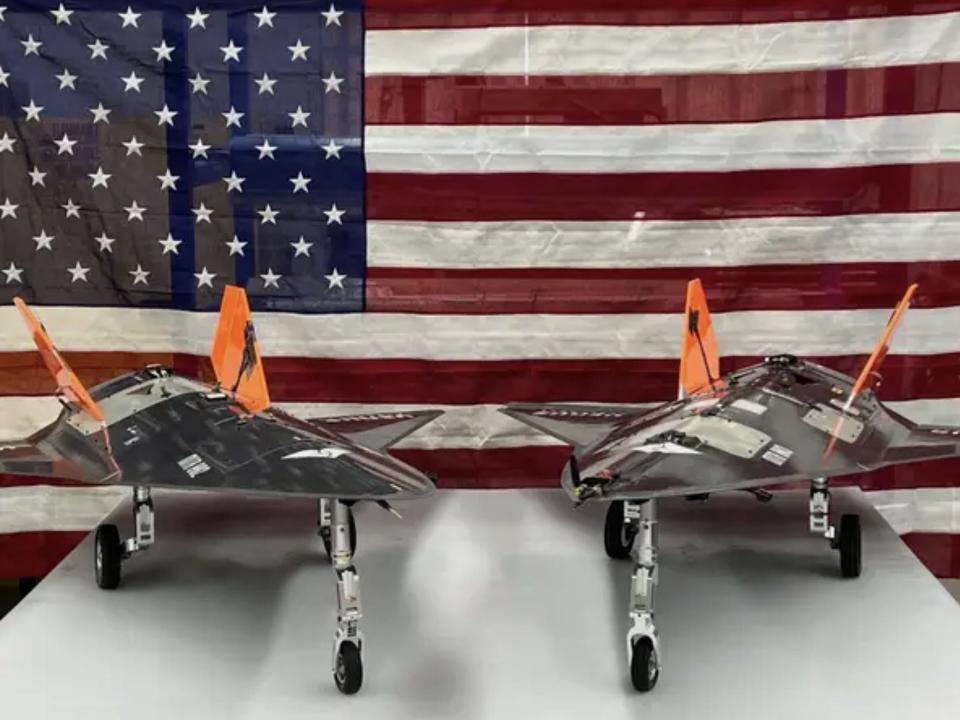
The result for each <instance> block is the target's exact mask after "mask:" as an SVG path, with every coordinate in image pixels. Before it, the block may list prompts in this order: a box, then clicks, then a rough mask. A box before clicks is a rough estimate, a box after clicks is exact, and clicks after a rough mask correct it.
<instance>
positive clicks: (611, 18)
mask: <svg viewBox="0 0 960 720" xmlns="http://www.w3.org/2000/svg"><path fill="white" fill-rule="evenodd" d="M625 6H626V7H625ZM958 9H960V3H958V2H955V1H952V0H887V1H886V2H882V3H878V2H873V1H870V0H856V1H854V2H845V3H838V2H836V1H835V0H662V1H661V2H643V3H625V2H624V1H623V0H590V2H583V0H367V2H366V4H365V5H364V22H365V26H366V28H367V29H368V30H380V29H398V28H456V27H487V26H503V25H520V26H522V25H587V24H590V25H715V24H734V23H770V22H791V21H806V20H844V19H848V18H864V17H885V16H891V15H922V14H928V13H937V12H949V11H952V10H958Z"/></svg>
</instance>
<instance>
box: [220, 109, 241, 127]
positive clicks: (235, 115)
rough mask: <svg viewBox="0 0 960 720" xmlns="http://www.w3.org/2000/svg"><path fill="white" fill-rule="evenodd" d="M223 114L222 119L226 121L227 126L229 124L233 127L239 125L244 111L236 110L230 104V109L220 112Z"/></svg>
mask: <svg viewBox="0 0 960 720" xmlns="http://www.w3.org/2000/svg"><path fill="white" fill-rule="evenodd" d="M220 114H221V115H223V119H224V120H226V121H227V127H230V126H231V125H233V126H235V127H240V119H241V118H242V117H243V116H244V115H246V113H242V112H237V111H236V110H235V109H234V107H233V105H231V106H230V111H229V112H225V113H220Z"/></svg>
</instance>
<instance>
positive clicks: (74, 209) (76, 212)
mask: <svg viewBox="0 0 960 720" xmlns="http://www.w3.org/2000/svg"><path fill="white" fill-rule="evenodd" d="M60 207H62V208H63V209H64V210H66V211H67V217H68V218H69V217H75V218H79V217H80V206H79V205H77V204H75V203H74V202H73V198H67V202H65V203H64V204H63V205H61V206H60Z"/></svg>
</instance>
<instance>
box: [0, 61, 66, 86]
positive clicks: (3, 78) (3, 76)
mask: <svg viewBox="0 0 960 720" xmlns="http://www.w3.org/2000/svg"><path fill="white" fill-rule="evenodd" d="M54 77H60V76H59V75H55V76H54ZM9 78H10V73H8V72H6V71H5V70H4V69H3V65H0V85H3V86H4V87H10V85H9V83H8V82H7V80H8V79H9ZM60 88H61V89H63V86H62V85H61V86H60Z"/></svg>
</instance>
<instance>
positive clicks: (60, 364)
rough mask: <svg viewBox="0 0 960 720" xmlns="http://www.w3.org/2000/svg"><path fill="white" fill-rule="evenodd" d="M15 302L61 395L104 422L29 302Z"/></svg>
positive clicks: (16, 298) (16, 299) (95, 404)
mask: <svg viewBox="0 0 960 720" xmlns="http://www.w3.org/2000/svg"><path fill="white" fill-rule="evenodd" d="M13 302H14V304H15V305H16V306H17V310H19V311H20V315H21V316H22V317H23V321H24V322H25V323H26V325H27V328H28V329H29V330H30V335H31V336H32V337H33V342H34V343H35V344H36V346H37V350H39V351H40V357H42V358H43V364H44V365H46V366H47V369H48V370H49V371H50V374H51V375H53V379H54V380H56V382H57V390H58V391H59V393H60V395H61V396H62V397H63V398H64V399H66V400H67V402H69V403H70V404H71V405H73V406H74V407H76V408H79V409H80V410H83V411H85V412H87V413H89V414H90V415H91V416H93V417H94V418H95V419H97V420H99V421H100V422H103V412H102V411H101V410H100V408H99V406H98V405H97V403H96V402H94V400H93V398H92V397H90V393H88V392H87V389H86V388H85V387H84V386H83V383H82V382H80V379H79V378H78V377H77V376H76V374H74V372H73V370H71V369H70V366H69V365H67V361H66V360H64V359H63V356H61V355H60V351H59V350H57V347H56V346H55V345H54V344H53V340H51V339H50V336H49V335H48V334H47V331H46V329H45V328H44V327H43V323H41V322H40V320H38V319H37V316H36V315H34V314H33V311H32V310H31V309H30V308H29V307H27V304H26V303H25V302H24V301H23V300H22V299H20V298H18V297H15V298H14V299H13Z"/></svg>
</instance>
